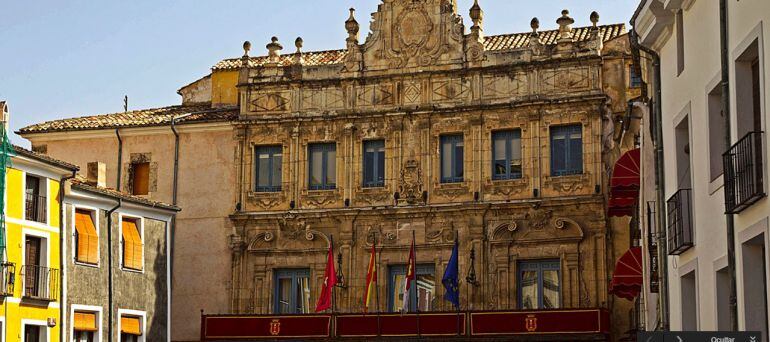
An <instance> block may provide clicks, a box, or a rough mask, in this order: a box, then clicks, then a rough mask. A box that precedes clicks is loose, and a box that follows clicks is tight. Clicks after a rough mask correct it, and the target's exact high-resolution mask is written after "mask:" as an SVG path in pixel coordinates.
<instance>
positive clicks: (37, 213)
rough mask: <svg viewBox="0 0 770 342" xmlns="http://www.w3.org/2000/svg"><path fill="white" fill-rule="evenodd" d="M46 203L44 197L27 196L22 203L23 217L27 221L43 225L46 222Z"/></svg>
mask: <svg viewBox="0 0 770 342" xmlns="http://www.w3.org/2000/svg"><path fill="white" fill-rule="evenodd" d="M47 214H48V203H47V201H46V197H45V196H36V195H32V194H27V198H26V200H25V203H24V217H25V218H26V219H27V221H35V222H42V223H45V222H46V221H47Z"/></svg>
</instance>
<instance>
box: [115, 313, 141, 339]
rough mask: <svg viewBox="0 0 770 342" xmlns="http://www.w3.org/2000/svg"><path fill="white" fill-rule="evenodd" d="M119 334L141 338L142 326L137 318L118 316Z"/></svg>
mask: <svg viewBox="0 0 770 342" xmlns="http://www.w3.org/2000/svg"><path fill="white" fill-rule="evenodd" d="M120 332H121V333H124V334H129V335H136V336H142V325H141V323H140V322H139V317H134V316H120Z"/></svg>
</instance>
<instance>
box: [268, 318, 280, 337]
mask: <svg viewBox="0 0 770 342" xmlns="http://www.w3.org/2000/svg"><path fill="white" fill-rule="evenodd" d="M280 333H281V321H280V320H277V319H274V320H273V321H272V322H270V334H271V335H273V336H277V335H278V334H280Z"/></svg>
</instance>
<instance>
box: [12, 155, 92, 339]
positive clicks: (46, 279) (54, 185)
mask: <svg viewBox="0 0 770 342" xmlns="http://www.w3.org/2000/svg"><path fill="white" fill-rule="evenodd" d="M11 154H12V156H11V158H10V165H9V166H8V167H7V168H6V179H5V181H6V184H5V185H6V186H5V194H4V195H5V204H6V206H5V208H4V209H5V213H4V214H5V224H6V225H5V230H4V232H3V234H4V236H3V239H4V242H5V250H4V251H3V264H2V279H0V280H2V283H1V284H2V288H0V292H2V293H1V294H2V296H3V300H4V301H3V303H2V306H0V324H1V325H2V327H1V328H2V329H1V330H0V332H1V333H2V337H0V341H25V342H26V341H57V340H59V335H60V326H61V317H62V316H61V313H60V307H61V300H62V298H63V294H64V293H63V291H62V289H63V287H62V284H63V283H62V273H61V258H60V256H61V238H62V236H61V219H60V218H61V216H60V215H61V214H60V213H61V210H60V198H61V196H60V190H61V184H62V180H63V179H65V178H68V177H71V176H72V175H73V173H74V172H75V171H76V170H77V167H75V166H73V165H70V164H67V163H64V162H60V161H56V160H53V159H51V158H48V157H45V156H42V155H39V154H37V153H34V152H31V151H27V150H25V149H22V148H20V147H13V149H12V153H11Z"/></svg>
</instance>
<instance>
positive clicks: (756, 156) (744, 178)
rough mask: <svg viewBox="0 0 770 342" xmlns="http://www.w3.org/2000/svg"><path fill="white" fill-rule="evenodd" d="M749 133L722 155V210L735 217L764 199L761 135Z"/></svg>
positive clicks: (759, 133) (760, 133)
mask: <svg viewBox="0 0 770 342" xmlns="http://www.w3.org/2000/svg"><path fill="white" fill-rule="evenodd" d="M763 133H764V132H750V133H749V134H746V136H745V137H743V138H741V140H738V142H737V143H735V145H733V146H732V147H730V149H729V150H727V152H725V154H723V155H722V158H723V161H724V168H725V210H726V212H727V213H728V214H738V213H740V212H741V211H743V210H745V209H746V208H748V207H750V206H751V205H752V204H754V202H756V201H758V200H760V199H761V198H763V197H765V189H764V179H763V178H764V170H763V169H762V135H763Z"/></svg>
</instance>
